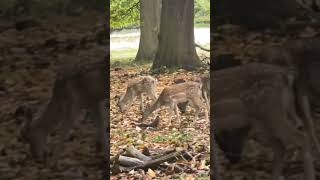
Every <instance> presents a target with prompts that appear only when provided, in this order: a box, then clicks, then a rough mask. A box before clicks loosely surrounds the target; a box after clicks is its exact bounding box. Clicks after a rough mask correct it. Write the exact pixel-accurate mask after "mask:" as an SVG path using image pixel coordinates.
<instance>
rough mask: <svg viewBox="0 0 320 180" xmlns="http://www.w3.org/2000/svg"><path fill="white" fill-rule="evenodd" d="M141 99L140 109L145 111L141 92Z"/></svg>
mask: <svg viewBox="0 0 320 180" xmlns="http://www.w3.org/2000/svg"><path fill="white" fill-rule="evenodd" d="M139 100H140V110H141V112H143V111H144V105H143V96H142V93H140V94H139Z"/></svg>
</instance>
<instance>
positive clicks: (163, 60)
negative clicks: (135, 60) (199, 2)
mask: <svg viewBox="0 0 320 180" xmlns="http://www.w3.org/2000/svg"><path fill="white" fill-rule="evenodd" d="M193 18H194V0H162V9H161V23H160V33H159V48H158V51H157V53H156V58H155V60H154V62H153V66H152V69H158V68H161V67H163V66H166V67H167V68H183V69H190V70H191V69H196V68H197V67H199V66H200V65H201V62H200V59H199V57H198V55H197V52H196V48H195V43H194V29H193V28H194V23H193Z"/></svg>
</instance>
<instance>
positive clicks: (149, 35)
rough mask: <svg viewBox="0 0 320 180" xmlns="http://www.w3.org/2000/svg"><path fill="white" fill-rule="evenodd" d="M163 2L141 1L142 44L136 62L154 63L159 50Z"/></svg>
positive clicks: (153, 0) (155, 0)
mask: <svg viewBox="0 0 320 180" xmlns="http://www.w3.org/2000/svg"><path fill="white" fill-rule="evenodd" d="M160 16H161V0H152V1H150V0H140V43H139V49H138V53H137V56H136V58H135V61H153V60H154V57H155V54H156V52H157V48H158V34H159V30H160Z"/></svg>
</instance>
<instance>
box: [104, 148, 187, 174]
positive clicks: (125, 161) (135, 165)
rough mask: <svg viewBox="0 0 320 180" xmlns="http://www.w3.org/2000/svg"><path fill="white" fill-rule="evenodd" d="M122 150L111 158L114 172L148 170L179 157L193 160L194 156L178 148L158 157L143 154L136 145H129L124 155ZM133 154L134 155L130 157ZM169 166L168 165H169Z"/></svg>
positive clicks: (178, 168) (180, 169)
mask: <svg viewBox="0 0 320 180" xmlns="http://www.w3.org/2000/svg"><path fill="white" fill-rule="evenodd" d="M123 152H124V151H122V152H121V153H118V154H117V155H116V156H115V157H112V158H110V160H111V164H112V166H113V167H112V168H111V171H112V174H117V173H120V172H129V171H131V170H138V169H143V170H148V169H152V168H158V167H160V165H163V163H165V162H171V163H172V162H175V161H177V160H178V159H184V160H192V159H193V156H192V155H191V154H190V153H189V152H187V151H185V150H181V151H177V150H174V151H173V150H170V151H168V152H165V153H164V154H162V155H159V156H156V157H153V158H151V157H149V156H146V155H144V154H142V153H141V152H140V151H139V150H137V149H136V148H135V147H134V146H129V147H127V148H126V150H125V152H126V155H128V156H126V155H123ZM129 156H132V157H129ZM167 166H168V165H167ZM174 169H176V170H178V171H182V170H183V169H182V168H181V167H175V168H174Z"/></svg>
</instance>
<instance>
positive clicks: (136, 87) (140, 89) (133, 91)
mask: <svg viewBox="0 0 320 180" xmlns="http://www.w3.org/2000/svg"><path fill="white" fill-rule="evenodd" d="M157 83H158V81H157V80H156V79H155V78H153V77H151V76H140V77H137V78H134V79H132V80H130V81H129V82H128V85H127V90H126V92H125V94H124V95H122V96H120V98H119V100H118V103H117V105H118V107H119V109H120V111H121V112H124V111H125V110H126V106H128V107H130V105H131V104H132V102H133V101H134V99H135V98H136V97H137V96H138V97H139V99H140V109H141V111H142V112H143V111H144V105H143V96H142V94H143V93H145V94H146V95H148V96H149V97H151V99H152V100H153V102H154V101H155V100H156V99H157V95H156V85H157Z"/></svg>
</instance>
